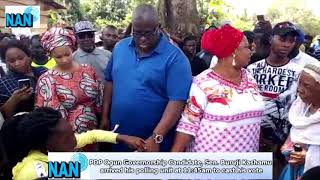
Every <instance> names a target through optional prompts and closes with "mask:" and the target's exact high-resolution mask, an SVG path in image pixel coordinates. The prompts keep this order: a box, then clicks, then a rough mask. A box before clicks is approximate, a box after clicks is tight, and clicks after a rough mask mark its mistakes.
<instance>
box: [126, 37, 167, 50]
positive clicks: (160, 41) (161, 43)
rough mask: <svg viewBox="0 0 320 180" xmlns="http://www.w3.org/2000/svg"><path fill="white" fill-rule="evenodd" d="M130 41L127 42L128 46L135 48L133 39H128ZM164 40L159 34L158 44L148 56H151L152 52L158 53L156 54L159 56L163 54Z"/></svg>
mask: <svg viewBox="0 0 320 180" xmlns="http://www.w3.org/2000/svg"><path fill="white" fill-rule="evenodd" d="M130 38H131V40H130V41H129V44H128V45H129V46H130V47H133V48H134V47H135V42H134V40H133V37H130ZM166 41H167V40H166V38H165V37H164V36H163V34H162V33H161V34H160V37H159V42H158V44H157V46H156V47H155V48H154V49H153V50H152V51H151V53H150V54H153V53H154V52H155V53H158V54H161V53H162V52H164V47H165V43H166Z"/></svg>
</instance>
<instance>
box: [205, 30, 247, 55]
mask: <svg viewBox="0 0 320 180" xmlns="http://www.w3.org/2000/svg"><path fill="white" fill-rule="evenodd" d="M243 36H244V35H243V33H242V32H241V31H240V30H238V29H235V28H234V27H232V26H230V25H224V26H222V27H220V28H218V29H210V30H208V31H206V32H205V33H204V34H203V36H202V39H201V48H202V49H203V50H205V51H207V52H209V53H211V54H212V55H215V56H217V57H218V58H219V59H222V58H225V57H228V56H230V55H231V54H232V53H233V52H234V51H235V50H236V49H237V48H238V47H239V44H240V42H241V41H242V39H243Z"/></svg>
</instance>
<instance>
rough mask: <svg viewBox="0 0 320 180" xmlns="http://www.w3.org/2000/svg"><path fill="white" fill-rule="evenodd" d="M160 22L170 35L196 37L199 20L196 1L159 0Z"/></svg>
mask: <svg viewBox="0 0 320 180" xmlns="http://www.w3.org/2000/svg"><path fill="white" fill-rule="evenodd" d="M157 9H158V13H159V17H160V22H161V24H162V26H163V27H165V28H167V29H168V30H169V32H171V33H174V34H176V33H178V34H181V35H183V36H185V35H186V34H193V35H198V33H199V27H200V18H199V14H198V10H197V2H196V0H159V1H158V5H157Z"/></svg>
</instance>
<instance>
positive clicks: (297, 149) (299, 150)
mask: <svg viewBox="0 0 320 180" xmlns="http://www.w3.org/2000/svg"><path fill="white" fill-rule="evenodd" d="M293 149H294V151H295V152H301V151H302V147H301V146H300V145H299V144H295V145H294V146H293Z"/></svg>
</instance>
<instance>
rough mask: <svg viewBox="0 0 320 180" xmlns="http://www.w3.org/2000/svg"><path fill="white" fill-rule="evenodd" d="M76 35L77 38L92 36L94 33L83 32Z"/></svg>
mask: <svg viewBox="0 0 320 180" xmlns="http://www.w3.org/2000/svg"><path fill="white" fill-rule="evenodd" d="M77 36H78V37H79V39H85V38H93V37H94V33H93V32H83V33H79V34H78V35H77Z"/></svg>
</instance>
